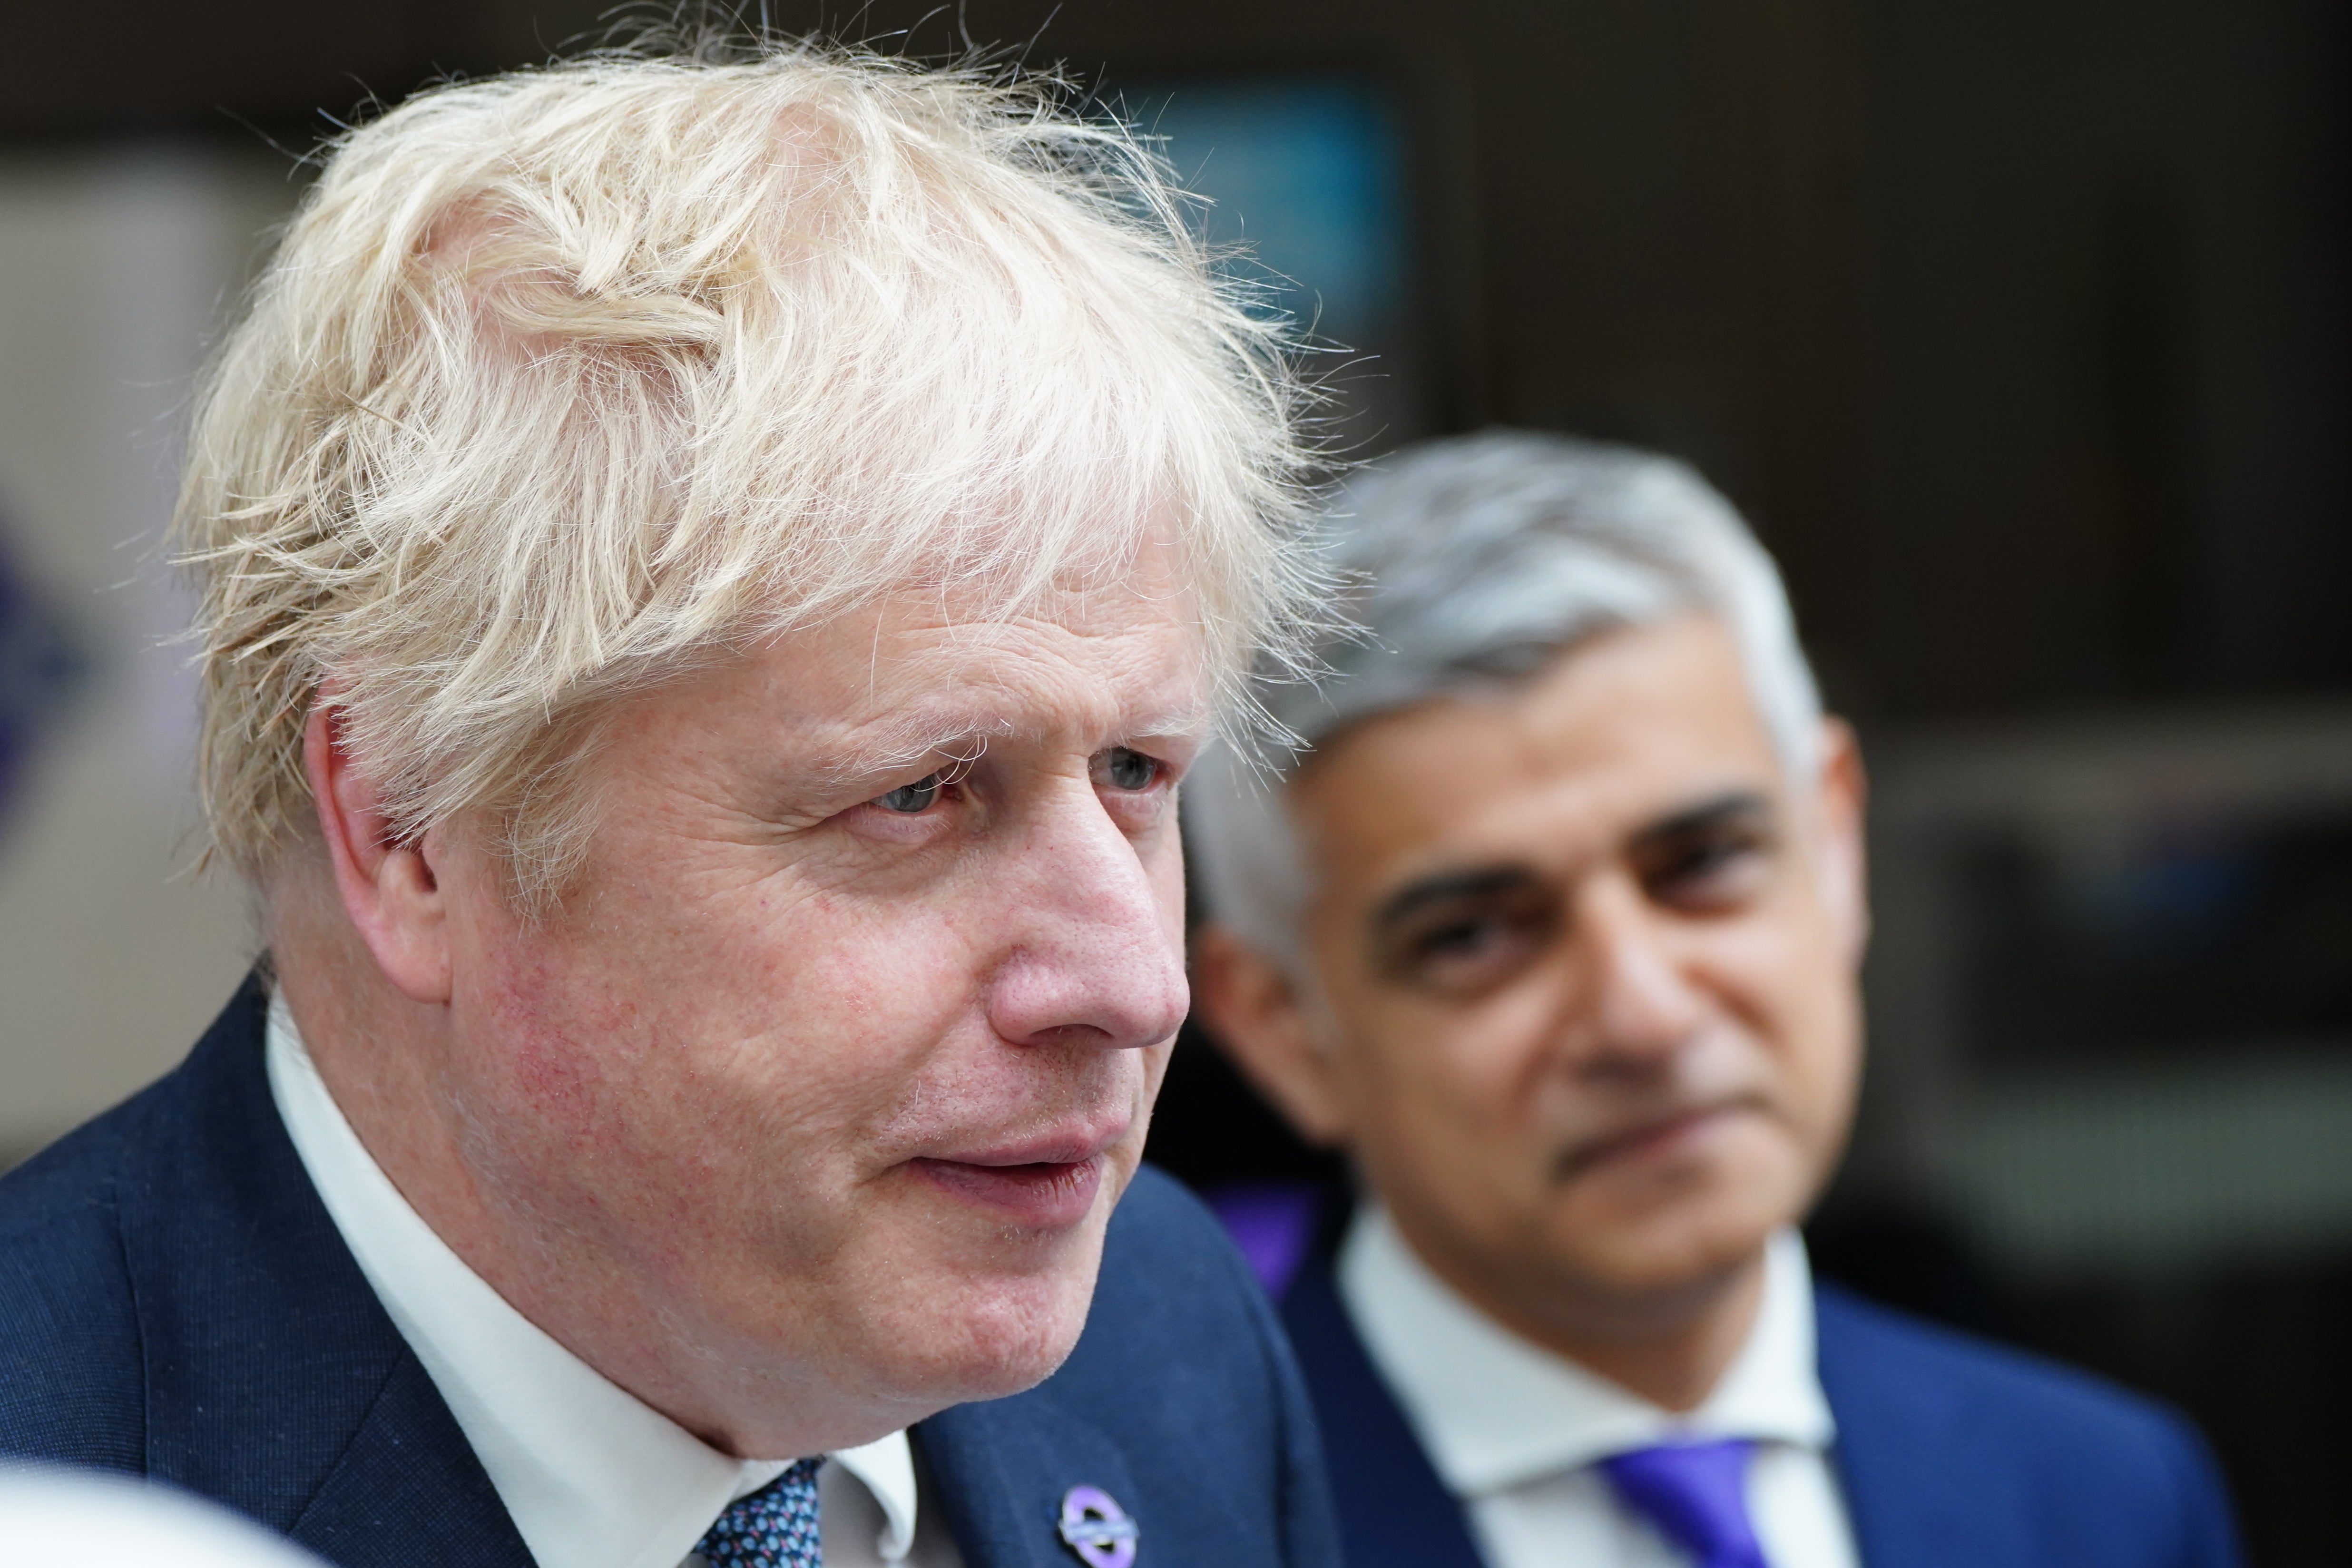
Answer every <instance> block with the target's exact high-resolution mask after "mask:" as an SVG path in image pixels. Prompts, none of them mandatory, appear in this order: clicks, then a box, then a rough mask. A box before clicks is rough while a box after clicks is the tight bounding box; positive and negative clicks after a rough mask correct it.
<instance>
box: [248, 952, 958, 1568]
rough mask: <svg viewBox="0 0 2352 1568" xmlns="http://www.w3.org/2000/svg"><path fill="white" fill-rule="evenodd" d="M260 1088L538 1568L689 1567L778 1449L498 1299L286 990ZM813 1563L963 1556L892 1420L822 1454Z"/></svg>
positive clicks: (954, 1567)
mask: <svg viewBox="0 0 2352 1568" xmlns="http://www.w3.org/2000/svg"><path fill="white" fill-rule="evenodd" d="M268 1062H269V1092H270V1095H271V1097H272V1098H273V1099H274V1100H276V1101H277V1103H278V1115H279V1116H280V1117H281V1118H283V1119H284V1121H285V1122H286V1131H288V1132H289V1134H290V1135H291V1136H292V1138H293V1140H294V1148H295V1151H296V1152H297V1153H299V1155H300V1156H301V1158H302V1166H303V1169H304V1170H306V1171H308V1172H309V1173H310V1181H311V1184H313V1185H315V1186H316V1187H317V1188H318V1189H319V1196H320V1198H321V1199H323V1200H324V1201H325V1203H326V1205H327V1213H328V1214H329V1215H331V1217H332V1218H333V1220H334V1222H335V1228H336V1229H337V1230H339V1231H341V1233H342V1237H343V1240H344V1241H345V1242H346V1243H348V1244H349V1245H350V1247H351V1249H352V1256H353V1257H355V1258H358V1259H359V1265H360V1271H361V1272H362V1274H364V1275H366V1276H367V1281H368V1283H369V1284H370V1285H371V1286H373V1288H374V1289H375V1293H376V1296H377V1298H378V1300H381V1301H383V1308H384V1310H385V1311H386V1312H387V1313H389V1314H390V1315H391V1318H392V1321H393V1323H394V1326H395V1327H396V1328H398V1329H399V1331H400V1333H401V1337H402V1338H403V1339H404V1340H406V1341H407V1342H408V1345H409V1348H410V1349H412V1350H414V1351H415V1352H416V1359H417V1360H418V1361H419V1362H421V1363H424V1366H425V1372H426V1373H428V1374H430V1375H431V1377H432V1379H433V1384H434V1386H435V1387H436V1389H438V1390H439V1391H440V1394H441V1397H442V1399H443V1401H444V1402H446V1404H447V1405H448V1406H449V1411H450V1414H451V1415H455V1416H456V1417H457V1426H458V1428H459V1429H460V1430H461V1431H463V1432H464V1433H465V1435H466V1440H467V1442H468V1443H470V1444H471V1445H473V1449H474V1453H475V1456H476V1457H477V1458H479V1459H480V1460H481V1462H482V1468H483V1469H484V1470H486V1471H488V1474H489V1478H490V1484H491V1485H492V1486H493V1487H495V1488H496V1489H498V1494H499V1501H501V1502H503V1503H504V1504H506V1508H507V1512H508V1513H509V1515H510V1516H511V1517H512V1518H513V1520H514V1523H515V1529H516V1530H517V1531H519V1532H520V1534H521V1536H522V1539H523V1544H525V1545H526V1546H528V1547H530V1554H531V1556H532V1557H533V1558H535V1559H536V1560H537V1561H538V1562H539V1563H541V1564H543V1565H544V1568H685V1565H686V1564H688V1563H693V1562H699V1559H698V1558H697V1557H695V1556H694V1547H695V1543H696V1542H698V1541H700V1540H701V1539H702V1535H703V1532H704V1531H707V1530H709V1528H710V1526H711V1524H712V1523H713V1522H714V1521H717V1519H718V1518H719V1514H720V1513H721V1512H723V1511H724V1510H726V1508H727V1505H728V1504H729V1503H730V1502H732V1501H734V1500H736V1499H737V1498H740V1497H745V1496H748V1495H750V1494H751V1493H752V1492H755V1491H757V1490H759V1489H761V1487H763V1486H766V1485H767V1484H768V1483H769V1482H770V1481H772V1480H774V1479H776V1477H778V1476H779V1475H781V1474H782V1473H783V1471H784V1468H785V1467H786V1466H787V1465H789V1464H790V1463H791V1462H792V1460H791V1459H789V1458H784V1459H738V1458H732V1457H731V1456H730V1455H727V1454H722V1453H720V1452H719V1450H718V1449H716V1448H713V1447H710V1446H709V1444H707V1443H705V1442H703V1441H702V1440H701V1439H700V1438H698V1437H697V1436H694V1434H692V1433H691V1432H688V1430H687V1429H686V1428H685V1427H683V1426H679V1425H677V1423H676V1422H674V1421H672V1420H670V1419H669V1417H667V1416H666V1415H662V1414H661V1413H660V1412H659V1411H657V1410H656V1409H654V1408H653V1407H652V1406H651V1405H647V1404H646V1403H645V1402H644V1401H642V1400H640V1399H638V1398H637V1397H636V1396H635V1394H630V1393H629V1392H628V1391H626V1390H625V1389H624V1388H622V1387H621V1386H620V1385H618V1384H614V1383H613V1382H611V1381H610V1380H609V1379H607V1378H606V1377H604V1374H603V1373H599V1372H597V1371H596V1369H595V1368H593V1367H592V1366H590V1365H589V1364H588V1363H586V1362H584V1361H582V1360H581V1359H580V1358H579V1357H578V1356H576V1355H574V1354H572V1352H570V1351H568V1350H566V1349H564V1348H563V1346H562V1345H561V1344H559V1343H557V1342H555V1340H554V1339H553V1338H552V1337H551V1336H550V1335H549V1334H548V1333H547V1332H546V1331H544V1330H542V1329H541V1328H540V1327H539V1326H538V1325H537V1324H535V1323H533V1322H531V1321H530V1319H528V1318H526V1317H524V1316H523V1315H522V1314H521V1313H520V1312H519V1311H517V1310H515V1309H514V1308H513V1307H511V1306H509V1305H508V1303H507V1300H506V1299H505V1298H504V1297H502V1296H500V1295H499V1293H498V1292H497V1291H496V1290H494V1289H491V1288H490V1285H489V1283H488V1281H487V1280H485V1279H483V1278H482V1277H481V1276H480V1275H478V1274H477V1273H475V1272H474V1271H473V1270H472V1269H471V1268H467V1265H466V1263H465V1262H464V1260H463V1259H461V1258H458V1256H457V1254H456V1253H455V1252H452V1251H451V1250H450V1249H449V1247H448V1246H447V1244H446V1243H445V1242H443V1241H442V1239H441V1238H440V1237H438V1236H436V1235H435V1234H434V1233H433V1230H432V1228H431V1227H430V1226H427V1225H426V1224H425V1221H424V1219H423V1218H422V1217H421V1216H420V1215H418V1214H417V1212H416V1211H415V1209H414V1208H412V1207H410V1206H409V1204H408V1200H407V1199H405V1198H404V1197H402V1196H401V1195H400V1192H399V1189H397V1188H396V1187H394V1185H393V1184H392V1181H391V1178H389V1177H387V1176H386V1175H385V1174H384V1173H383V1168H382V1167H381V1166H379V1165H378V1164H377V1163H375V1160H374V1158H373V1156H372V1155H370V1154H369V1153H368V1152H367V1149H366V1147H365V1146H364V1145H362V1143H361V1142H360V1141H359V1136H358V1134H356V1133H354V1132H353V1131H352V1128H351V1123H350V1122H348V1121H345V1120H344V1119H343V1113H342V1111H341V1109H340V1108H338V1107H337V1106H336V1104H335V1101H334V1098H333V1097H332V1096H331V1094H329V1093H328V1092H327V1086H326V1083H325V1082H324V1080H322V1079H320V1077H319V1071H318V1068H316V1067H315V1066H314V1065H313V1064H312V1063H311V1060H310V1052H309V1051H308V1050H307V1049H305V1048H304V1047H303V1044H302V1037H301V1036H300V1035H299V1033H298V1032H297V1031H296V1029H295V1027H294V1019H293V1016H292V1015H291V1014H289V1012H288V1011H287V1008H286V1005H285V1002H284V1000H283V998H282V997H273V998H272V999H271V1002H270V1006H269V1046H268ZM825 1459H826V1462H825V1464H824V1467H823V1468H821V1469H820V1470H819V1471H818V1474H817V1495H818V1500H819V1508H820V1515H819V1517H820V1520H821V1529H822V1531H823V1536H824V1561H825V1568H899V1565H901V1564H903V1565H905V1568H959V1565H960V1563H961V1554H960V1553H959V1552H957V1551H956V1548H955V1542H954V1541H953V1540H952V1539H951V1538H950V1536H949V1535H948V1534H947V1532H946V1531H945V1530H944V1529H943V1528H941V1527H940V1524H939V1522H938V1521H937V1517H936V1516H937V1511H938V1510H931V1511H930V1514H929V1516H919V1514H918V1511H917V1507H916V1503H917V1498H916V1480H915V1464H914V1452H913V1450H912V1449H911V1448H910V1447H908V1442H907V1435H906V1433H904V1432H893V1433H892V1434H891V1435H890V1436H887V1437H885V1438H883V1439H881V1440H880V1441H879V1442H875V1443H868V1444H866V1446H865V1447H862V1448H847V1449H844V1450H842V1451H840V1452H838V1453H835V1454H829V1455H827V1456H826V1457H825Z"/></svg>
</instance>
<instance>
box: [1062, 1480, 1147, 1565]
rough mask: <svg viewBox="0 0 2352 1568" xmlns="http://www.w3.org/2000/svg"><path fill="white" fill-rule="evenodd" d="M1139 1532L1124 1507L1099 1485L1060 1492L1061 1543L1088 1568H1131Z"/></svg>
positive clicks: (1139, 1535) (1140, 1533)
mask: <svg viewBox="0 0 2352 1568" xmlns="http://www.w3.org/2000/svg"><path fill="white" fill-rule="evenodd" d="M1141 1535H1142V1531H1139V1530H1138V1529H1136V1527H1135V1521H1133V1520H1131V1519H1129V1518H1128V1517H1127V1510H1125V1509H1123V1508H1121V1507H1119V1506H1118V1501H1117V1500H1114V1499H1113V1498H1112V1497H1111V1495H1110V1493H1108V1492H1107V1491H1105V1490H1103V1489H1102V1488H1100V1487H1072V1488H1071V1489H1069V1490H1068V1491H1066V1492H1064V1493H1063V1494H1062V1543H1063V1544H1064V1545H1066V1546H1067V1547H1068V1548H1069V1549H1070V1550H1071V1551H1073V1552H1076V1553H1077V1554H1078V1561H1079V1562H1081V1563H1085V1564H1086V1565H1087V1568H1134V1565H1135V1543H1136V1542H1137V1541H1138V1540H1139V1539H1140V1538H1141Z"/></svg>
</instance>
